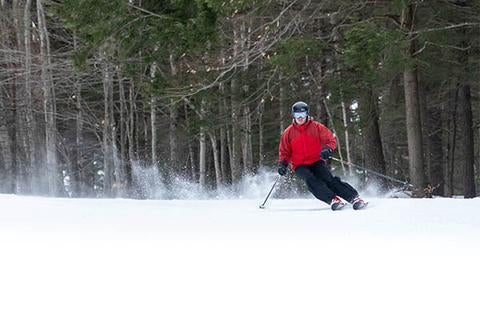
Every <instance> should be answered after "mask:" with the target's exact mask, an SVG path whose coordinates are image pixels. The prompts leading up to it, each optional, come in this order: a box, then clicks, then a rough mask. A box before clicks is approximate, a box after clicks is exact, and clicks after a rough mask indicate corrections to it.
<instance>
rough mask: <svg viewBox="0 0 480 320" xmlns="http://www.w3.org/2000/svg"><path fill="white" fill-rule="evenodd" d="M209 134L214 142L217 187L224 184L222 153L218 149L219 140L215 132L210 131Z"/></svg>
mask: <svg viewBox="0 0 480 320" xmlns="http://www.w3.org/2000/svg"><path fill="white" fill-rule="evenodd" d="M208 135H209V136H210V142H211V143H212V151H213V163H214V167H215V181H216V183H217V188H220V187H221V185H222V170H221V166H220V154H219V150H218V141H217V137H216V135H215V132H212V131H209V132H208Z"/></svg>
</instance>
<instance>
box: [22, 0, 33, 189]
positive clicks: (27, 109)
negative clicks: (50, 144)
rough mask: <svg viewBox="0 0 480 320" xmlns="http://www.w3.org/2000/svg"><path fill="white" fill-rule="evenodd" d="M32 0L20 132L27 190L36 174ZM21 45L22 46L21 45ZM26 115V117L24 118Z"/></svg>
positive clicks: (27, 6) (26, 33) (27, 20)
mask: <svg viewBox="0 0 480 320" xmlns="http://www.w3.org/2000/svg"><path fill="white" fill-rule="evenodd" d="M31 6H32V0H26V2H25V7H24V16H23V24H24V25H23V26H24V49H25V88H24V89H25V94H24V99H25V100H24V101H25V102H24V105H23V110H22V111H23V112H22V113H19V114H18V115H19V116H20V119H21V120H20V121H19V124H20V125H21V126H22V128H23V130H22V131H24V132H25V135H23V134H22V133H20V138H21V141H22V145H23V151H24V155H25V161H24V173H25V176H24V177H23V183H25V187H26V190H25V191H26V192H32V191H33V180H34V179H33V177H34V175H36V172H35V171H34V168H35V164H36V159H35V150H34V148H35V140H34V137H33V135H34V128H35V119H34V116H33V102H32V46H31V38H32V32H31V30H32V19H31V13H30V10H31ZM19 47H20V46H19ZM23 117H24V119H22V118H23Z"/></svg>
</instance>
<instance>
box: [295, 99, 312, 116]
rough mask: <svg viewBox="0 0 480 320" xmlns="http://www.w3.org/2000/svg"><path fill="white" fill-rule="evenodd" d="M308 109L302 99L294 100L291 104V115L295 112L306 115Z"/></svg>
mask: <svg viewBox="0 0 480 320" xmlns="http://www.w3.org/2000/svg"><path fill="white" fill-rule="evenodd" d="M309 110H310V107H309V106H308V104H306V103H305V102H303V101H298V102H295V103H294V104H293V105H292V116H295V113H297V114H299V113H303V114H305V116H308V111H309Z"/></svg>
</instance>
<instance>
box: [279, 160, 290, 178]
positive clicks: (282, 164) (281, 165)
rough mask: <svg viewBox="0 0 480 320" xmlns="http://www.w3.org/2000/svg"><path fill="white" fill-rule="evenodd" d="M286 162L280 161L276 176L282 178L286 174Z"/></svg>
mask: <svg viewBox="0 0 480 320" xmlns="http://www.w3.org/2000/svg"><path fill="white" fill-rule="evenodd" d="M287 168H288V162H286V161H282V162H280V163H279V164H278V170H277V171H278V174H279V175H281V176H284V175H286V174H287Z"/></svg>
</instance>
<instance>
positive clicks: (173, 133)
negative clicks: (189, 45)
mask: <svg viewBox="0 0 480 320" xmlns="http://www.w3.org/2000/svg"><path fill="white" fill-rule="evenodd" d="M170 73H171V75H172V77H176V76H177V66H176V65H175V61H174V58H173V54H170ZM168 110H169V118H170V121H169V123H168V124H169V129H168V141H169V146H170V169H171V170H174V171H175V172H176V171H178V170H179V169H180V167H179V160H178V159H179V156H178V141H177V121H178V120H177V117H178V109H177V106H176V105H175V102H174V100H173V99H171V100H170V107H169V108H168Z"/></svg>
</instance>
